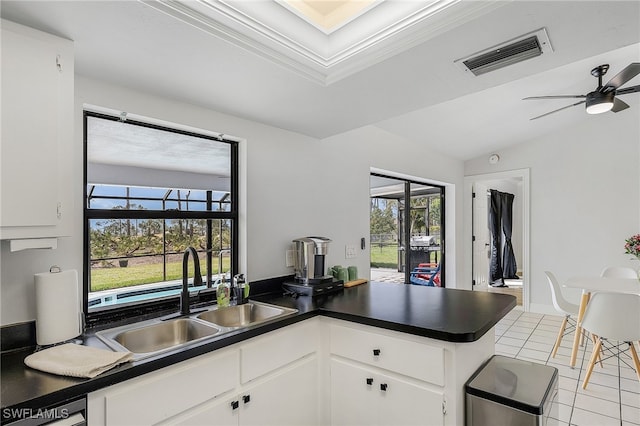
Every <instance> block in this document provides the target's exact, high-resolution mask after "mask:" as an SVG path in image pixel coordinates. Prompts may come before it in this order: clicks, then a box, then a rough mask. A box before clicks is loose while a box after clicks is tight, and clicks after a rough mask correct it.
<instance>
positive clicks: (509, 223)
mask: <svg viewBox="0 0 640 426" xmlns="http://www.w3.org/2000/svg"><path fill="white" fill-rule="evenodd" d="M500 198H501V206H500V207H501V210H502V233H503V234H504V246H503V251H502V276H503V278H508V279H518V276H517V275H516V271H517V270H518V267H517V265H516V256H515V255H514V254H513V246H512V245H511V228H512V227H513V194H508V193H504V192H501V193H500Z"/></svg>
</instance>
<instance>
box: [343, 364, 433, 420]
mask: <svg viewBox="0 0 640 426" xmlns="http://www.w3.org/2000/svg"><path fill="white" fill-rule="evenodd" d="M382 371H383V370H380V369H375V368H367V367H364V366H361V365H359V364H356V363H354V362H349V361H342V360H339V359H332V360H331V424H332V425H333V426H355V425H362V426H365V425H379V426H391V425H393V426H405V425H407V426H408V425H422V426H442V425H443V424H444V414H443V412H442V411H443V410H442V403H443V400H444V399H443V398H444V395H443V392H442V391H441V390H439V389H437V390H434V388H433V387H430V386H429V385H427V384H423V383H422V382H420V381H418V380H412V379H402V378H401V376H396V375H393V376H391V375H387V374H384V373H382Z"/></svg>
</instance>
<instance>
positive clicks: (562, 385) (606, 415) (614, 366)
mask: <svg viewBox="0 0 640 426" xmlns="http://www.w3.org/2000/svg"><path fill="white" fill-rule="evenodd" d="M561 322H562V317H561V316H555V315H541V314H534V313H530V312H523V311H522V310H519V309H514V310H512V311H511V312H510V313H509V314H508V315H507V316H505V317H504V318H503V319H502V320H501V321H500V322H499V323H498V324H497V325H496V354H500V355H506V356H512V357H515V358H519V359H524V360H528V361H534V362H539V363H541V364H546V365H550V366H553V367H556V368H557V369H558V371H559V374H560V380H559V392H558V411H557V412H558V417H559V419H557V420H559V422H558V424H559V425H562V426H568V425H571V426H573V425H576V426H608V425H616V426H621V425H624V426H627V425H628V426H631V425H634V426H635V425H640V381H638V378H637V376H636V372H635V371H634V370H633V369H632V368H630V367H629V366H627V365H625V364H624V363H620V362H618V358H617V357H613V358H610V359H608V360H606V361H604V368H601V367H600V366H599V365H596V367H595V369H594V371H593V374H592V375H591V379H590V380H589V385H588V386H587V389H586V390H583V389H582V381H583V380H584V375H585V372H586V368H587V365H588V363H589V357H590V355H591V349H592V345H591V341H588V342H587V343H586V344H585V346H584V347H581V348H580V351H579V352H578V359H577V361H576V366H575V368H571V367H569V358H570V356H571V345H572V344H573V333H571V334H570V335H567V336H565V337H564V339H563V340H562V344H561V346H560V349H559V350H558V354H557V355H556V357H555V358H551V351H552V349H553V345H554V343H555V339H556V336H557V333H558V330H559V329H560V324H561ZM586 340H589V339H586ZM585 348H586V349H585ZM628 362H629V363H630V364H631V365H633V364H632V362H631V359H630V358H628Z"/></svg>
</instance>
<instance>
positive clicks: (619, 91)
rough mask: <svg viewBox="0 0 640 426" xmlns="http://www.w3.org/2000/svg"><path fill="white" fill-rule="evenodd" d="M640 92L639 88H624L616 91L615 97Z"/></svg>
mask: <svg viewBox="0 0 640 426" xmlns="http://www.w3.org/2000/svg"><path fill="white" fill-rule="evenodd" d="M635 92H640V86H631V87H625V88H624V89H620V90H616V96H618V95H626V94H627V93H635Z"/></svg>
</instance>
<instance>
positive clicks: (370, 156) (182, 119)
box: [0, 76, 463, 325]
mask: <svg viewBox="0 0 640 426" xmlns="http://www.w3.org/2000/svg"><path fill="white" fill-rule="evenodd" d="M75 84H76V111H75V120H76V123H75V140H74V145H75V149H74V154H73V158H72V159H70V164H71V167H72V169H73V175H74V176H75V186H74V193H75V206H76V208H77V209H81V208H82V206H83V200H82V152H83V142H82V106H83V104H89V105H97V106H100V107H104V108H109V109H114V110H117V111H126V112H128V113H130V114H137V115H142V116H146V117H151V118H154V119H158V120H164V121H167V122H174V123H179V124H182V125H186V126H191V127H195V128H200V129H204V130H209V131H213V132H221V133H224V134H226V135H233V136H235V137H238V138H242V139H243V141H242V142H241V143H240V163H241V164H240V176H241V182H240V189H241V193H242V199H241V200H240V220H241V222H242V221H246V226H243V227H241V229H240V240H241V242H240V243H241V259H240V265H241V266H240V269H241V271H243V272H246V273H247V275H248V278H249V280H258V279H265V278H271V277H277V276H282V275H287V274H290V273H292V272H293V271H292V269H291V268H287V267H285V250H286V249H287V248H288V247H289V246H290V244H291V240H292V239H294V238H297V237H301V236H309V235H321V236H327V237H329V238H331V239H332V240H333V243H332V244H331V245H330V247H329V254H328V256H327V265H333V264H353V265H356V266H358V269H359V271H362V272H361V273H360V275H361V276H363V277H365V278H366V277H367V275H368V270H369V255H368V236H369V172H370V168H371V167H377V168H381V169H385V170H389V171H392V172H398V173H404V174H407V175H410V176H414V177H418V178H422V179H426V180H431V181H437V182H444V183H447V184H448V186H447V197H448V198H447V209H448V210H447V221H448V222H447V224H448V228H450V230H449V229H448V230H447V232H448V234H447V237H448V238H449V239H450V240H451V241H455V244H449V246H448V247H447V255H448V256H449V258H448V261H449V263H448V268H449V269H450V270H449V269H448V271H447V272H448V273H449V274H450V275H448V284H449V285H451V286H452V287H453V286H455V275H456V269H458V268H459V267H460V265H457V264H456V262H455V257H456V256H459V255H460V253H461V248H460V247H461V244H459V240H460V239H461V238H462V232H460V231H457V229H456V228H457V224H458V223H460V222H461V221H460V215H461V212H460V209H459V208H455V206H456V205H458V206H461V205H462V203H461V202H460V200H461V198H460V197H461V194H459V193H456V191H455V186H454V185H459V184H461V182H462V180H463V164H462V162H461V161H457V160H452V159H449V158H446V157H444V156H441V155H438V154H435V153H433V152H430V151H429V150H428V149H427V148H425V147H424V146H421V145H419V144H416V143H411V142H408V141H405V140H402V139H399V138H397V137H394V136H391V135H389V134H387V133H386V132H384V131H382V130H379V129H377V128H374V127H366V128H362V129H359V130H355V131H352V132H348V133H345V134H343V135H339V136H336V137H333V138H330V139H327V140H323V141H320V140H317V139H313V138H309V137H306V136H303V135H300V134H296V133H292V132H288V131H285V130H282V129H277V128H274V127H269V126H266V125H263V124H260V123H257V122H253V121H249V120H244V119H241V118H238V117H233V116H229V115H225V114H222V113H219V112H216V111H212V110H208V109H205V108H201V107H198V106H194V105H188V104H184V103H180V102H175V101H172V100H169V99H163V98H158V97H156V96H153V95H149V94H145V93H140V92H136V91H134V90H131V89H128V88H124V87H118V86H113V85H110V84H107V83H104V82H100V81H95V80H91V79H88V78H85V77H82V76H76V83H75ZM458 192H460V191H458ZM76 214H77V217H78V221H77V223H75V224H74V235H73V237H70V238H64V239H61V240H60V241H59V246H58V249H56V250H49V251H24V252H16V253H11V252H9V250H8V243H7V242H6V241H3V242H2V247H1V265H2V269H1V271H0V273H1V281H0V290H1V294H2V297H1V306H0V307H1V312H0V323H1V324H3V325H6V324H11V323H16V322H22V321H29V320H32V319H33V318H34V317H35V304H34V296H33V274H34V273H38V272H45V271H47V270H49V267H50V266H51V265H53V264H56V265H59V266H60V267H61V268H63V269H72V268H73V269H77V270H78V271H82V222H81V220H80V218H81V217H82V211H81V210H78V212H76ZM361 237H366V238H367V248H366V249H365V251H358V257H357V258H356V259H349V260H347V259H345V257H344V246H345V244H352V245H355V246H357V247H359V246H360V244H359V242H360V238H361Z"/></svg>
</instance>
